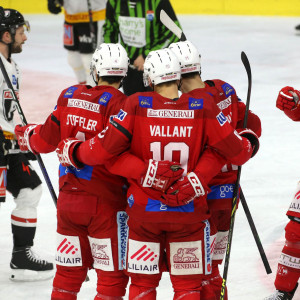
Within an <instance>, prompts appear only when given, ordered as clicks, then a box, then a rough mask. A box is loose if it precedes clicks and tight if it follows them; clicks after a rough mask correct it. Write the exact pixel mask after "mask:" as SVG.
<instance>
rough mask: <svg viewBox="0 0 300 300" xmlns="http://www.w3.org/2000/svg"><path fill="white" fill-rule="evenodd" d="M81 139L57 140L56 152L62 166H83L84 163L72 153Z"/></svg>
mask: <svg viewBox="0 0 300 300" xmlns="http://www.w3.org/2000/svg"><path fill="white" fill-rule="evenodd" d="M81 143H82V141H80V140H77V139H75V138H67V139H64V140H62V141H60V142H59V144H58V145H57V148H56V150H55V151H56V154H57V156H58V159H59V162H60V163H61V165H62V166H63V167H69V166H73V167H75V168H76V169H80V168H83V166H84V164H83V163H81V162H80V161H79V160H77V159H76V157H75V155H74V153H75V151H76V149H77V148H78V147H79V146H80V144H81Z"/></svg>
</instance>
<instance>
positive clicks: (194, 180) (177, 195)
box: [160, 172, 206, 206]
mask: <svg viewBox="0 0 300 300" xmlns="http://www.w3.org/2000/svg"><path fill="white" fill-rule="evenodd" d="M205 194H206V190H205V188H204V187H203V185H202V183H201V181H200V179H199V178H198V176H197V175H196V174H195V173H194V172H191V173H189V174H188V175H186V176H184V177H182V178H181V179H179V180H178V181H176V182H175V183H174V184H173V185H172V186H171V187H170V188H169V189H168V190H167V191H166V193H165V194H163V195H162V197H161V198H162V199H160V200H161V202H163V203H164V204H166V205H168V206H181V205H185V204H188V203H190V202H191V201H193V200H194V199H195V198H196V197H200V196H204V195H205Z"/></svg>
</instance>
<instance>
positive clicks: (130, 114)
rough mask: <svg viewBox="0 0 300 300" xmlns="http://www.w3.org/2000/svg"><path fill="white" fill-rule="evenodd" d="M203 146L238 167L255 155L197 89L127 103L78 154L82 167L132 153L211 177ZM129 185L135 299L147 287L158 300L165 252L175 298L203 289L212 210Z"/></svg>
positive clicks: (144, 96)
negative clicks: (166, 200)
mask: <svg viewBox="0 0 300 300" xmlns="http://www.w3.org/2000/svg"><path fill="white" fill-rule="evenodd" d="M206 146H210V147H212V148H214V149H216V150H217V151H218V152H220V153H221V154H222V155H224V156H226V158H227V159H229V160H230V161H232V162H234V163H237V164H243V163H244V162H245V161H247V160H248V159H249V158H250V156H251V153H252V149H250V148H251V146H250V145H249V143H248V141H245V140H244V139H241V138H240V137H239V136H238V135H237V134H235V133H234V132H233V129H232V127H231V126H230V124H229V123H228V121H227V119H226V117H225V116H224V115H223V114H222V113H221V112H220V110H219V109H218V107H217V106H216V105H215V103H214V101H213V98H212V97H211V96H210V95H209V94H208V93H206V92H205V91H198V92H197V94H196V95H194V96H191V95H189V94H183V95H182V96H181V97H180V98H179V99H175V100H171V99H168V98H164V97H162V96H161V95H159V94H157V93H155V92H149V93H136V94H134V95H132V96H130V97H129V98H127V100H126V103H125V105H124V108H123V109H122V110H120V112H119V113H118V115H116V116H114V118H113V119H112V120H111V121H110V125H109V126H108V129H107V131H106V132H105V134H104V135H103V134H101V135H98V136H97V137H95V138H93V139H92V140H90V141H87V142H85V143H83V144H81V145H80V146H79V148H78V150H77V152H76V156H77V158H78V159H79V161H81V162H84V163H86V164H89V165H95V164H99V163H103V162H105V161H106V160H107V159H110V158H112V157H114V156H116V155H119V154H120V153H122V152H124V151H126V150H129V151H130V152H131V153H132V154H134V155H135V156H137V157H139V158H141V159H142V160H148V159H154V160H169V161H177V162H179V163H180V164H181V165H182V166H183V168H184V170H185V174H186V173H188V172H191V171H194V172H197V174H200V177H201V178H206V176H207V174H206V172H210V170H208V169H209V168H203V167H202V166H204V165H205V164H206V163H207V162H205V161H202V160H201V159H200V160H199V158H200V157H201V154H202V153H203V151H204V149H205V147H206ZM129 183H130V188H129V190H128V193H127V202H128V207H127V212H128V214H129V228H130V231H129V246H128V256H127V257H128V261H127V271H128V272H130V276H131V287H130V289H131V290H130V299H133V298H134V294H135V293H136V295H139V294H140V292H141V291H139V292H137V289H138V288H136V286H139V287H140V286H144V287H145V292H146V291H149V290H147V288H153V290H152V292H150V294H152V298H151V297H150V296H149V297H150V298H149V299H155V287H156V286H157V285H158V282H159V279H160V276H161V267H162V253H163V250H164V249H166V251H167V260H168V266H169V270H170V274H171V280H172V283H173V287H174V290H175V298H176V295H177V296H180V293H181V292H184V291H185V290H194V291H197V290H200V289H201V282H202V279H203V278H204V276H205V275H207V274H209V273H210V271H211V270H210V269H211V258H210V243H209V233H210V229H209V223H208V222H207V218H208V217H209V213H208V207H207V203H206V201H205V199H204V198H197V199H195V200H194V201H192V202H190V203H189V204H186V205H184V206H180V207H168V206H166V205H164V204H162V203H161V202H160V201H158V200H156V199H151V198H149V196H148V195H147V194H146V193H145V192H144V191H143V190H142V189H141V187H140V185H139V184H137V182H135V181H134V180H130V181H129ZM202 221H203V222H202ZM142 258H143V259H142ZM188 258H189V259H190V262H191V263H190V264H188V265H187V266H186V267H184V266H183V264H182V262H183V261H185V260H186V259H188ZM149 275H151V276H149ZM187 275H188V276H187ZM191 278H192V279H193V280H191ZM136 283H137V284H136ZM147 299H148V298H147ZM195 299H196V298H195ZM197 299H198V298H197Z"/></svg>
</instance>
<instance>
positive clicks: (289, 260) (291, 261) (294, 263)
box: [279, 253, 300, 270]
mask: <svg viewBox="0 0 300 300" xmlns="http://www.w3.org/2000/svg"><path fill="white" fill-rule="evenodd" d="M279 263H280V264H281V265H284V266H287V267H290V268H293V269H298V270H300V258H299V257H295V256H291V255H288V254H285V253H281V254H280V258H279Z"/></svg>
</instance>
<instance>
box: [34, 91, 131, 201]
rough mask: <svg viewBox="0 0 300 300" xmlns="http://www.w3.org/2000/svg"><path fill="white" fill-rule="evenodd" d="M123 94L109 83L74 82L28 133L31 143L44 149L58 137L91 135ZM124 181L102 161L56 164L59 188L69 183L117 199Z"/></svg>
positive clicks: (49, 148)
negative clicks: (78, 166)
mask: <svg viewBox="0 0 300 300" xmlns="http://www.w3.org/2000/svg"><path fill="white" fill-rule="evenodd" d="M125 98H126V96H125V95H124V94H123V93H121V92H120V91H118V90H117V89H115V88H113V87H110V86H96V87H94V88H91V87H90V86H86V85H74V86H71V87H69V88H67V89H65V90H64V91H62V93H61V95H60V96H59V98H58V101H57V105H56V107H55V109H54V111H53V112H52V114H51V115H50V116H49V117H48V118H47V120H46V122H45V124H43V125H41V126H40V128H38V130H35V133H36V134H33V135H32V136H31V138H30V144H31V147H32V148H33V149H34V150H35V151H37V152H39V153H47V152H51V151H54V150H55V148H56V146H57V145H58V143H59V142H60V141H61V140H62V139H65V138H68V137H76V138H78V139H80V140H82V141H84V140H88V139H90V138H92V137H94V136H95V135H96V134H98V133H99V132H101V131H102V130H103V129H104V128H105V127H106V126H107V124H108V122H109V117H110V116H111V115H114V114H117V113H118V112H119V110H120V108H121V107H122V105H123V104H124V101H125ZM125 183H126V181H125V179H124V178H122V177H119V176H116V175H113V174H111V173H110V172H108V171H107V170H106V168H105V167H104V165H101V166H88V165H85V166H84V168H82V169H76V168H74V167H72V166H70V167H63V166H61V165H60V167H59V187H60V189H62V188H63V187H64V185H65V184H69V185H71V186H72V190H74V189H77V190H79V191H80V190H82V191H86V192H88V193H91V194H94V195H97V196H102V197H104V198H108V199H109V200H114V199H115V200H116V201H117V200H119V199H120V195H121V194H122V193H123V192H124V191H122V187H123V185H124V184H125ZM68 189H70V188H68Z"/></svg>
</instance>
